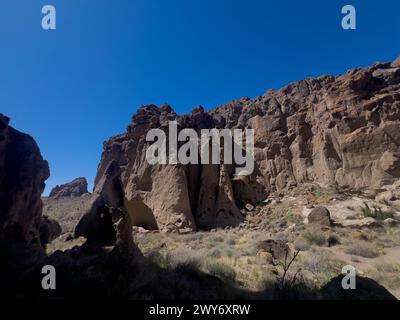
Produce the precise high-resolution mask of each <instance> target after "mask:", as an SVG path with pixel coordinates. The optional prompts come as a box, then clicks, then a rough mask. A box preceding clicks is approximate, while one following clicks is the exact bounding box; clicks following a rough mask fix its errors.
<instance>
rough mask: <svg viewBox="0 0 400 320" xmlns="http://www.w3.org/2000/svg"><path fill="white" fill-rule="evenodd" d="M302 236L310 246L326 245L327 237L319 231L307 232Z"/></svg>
mask: <svg viewBox="0 0 400 320" xmlns="http://www.w3.org/2000/svg"><path fill="white" fill-rule="evenodd" d="M302 236H303V238H304V239H305V240H306V241H307V242H308V243H309V244H316V245H318V246H323V245H324V244H325V243H326V238H325V236H324V235H323V234H322V232H319V231H317V230H306V231H305V232H304V233H303V234H302Z"/></svg>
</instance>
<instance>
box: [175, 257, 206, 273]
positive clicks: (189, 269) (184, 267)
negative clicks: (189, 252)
mask: <svg viewBox="0 0 400 320" xmlns="http://www.w3.org/2000/svg"><path fill="white" fill-rule="evenodd" d="M199 269H200V262H199V261H198V260H195V259H192V260H187V261H185V262H180V263H178V264H177V265H176V266H175V271H176V272H178V273H186V274H194V273H197V272H198V271H199Z"/></svg>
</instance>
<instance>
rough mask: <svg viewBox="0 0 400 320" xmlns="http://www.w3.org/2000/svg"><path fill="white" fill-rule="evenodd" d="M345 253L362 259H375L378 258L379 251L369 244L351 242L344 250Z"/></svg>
mask: <svg viewBox="0 0 400 320" xmlns="http://www.w3.org/2000/svg"><path fill="white" fill-rule="evenodd" d="M346 253H348V254H354V255H356V256H360V257H364V258H375V257H377V256H379V251H378V250H377V249H376V247H375V246H374V245H372V244H370V243H367V242H363V241H353V242H351V243H350V245H349V247H348V248H347V249H346Z"/></svg>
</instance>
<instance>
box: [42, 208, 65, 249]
mask: <svg viewBox="0 0 400 320" xmlns="http://www.w3.org/2000/svg"><path fill="white" fill-rule="evenodd" d="M61 232H62V230H61V226H60V225H59V224H58V222H57V221H56V220H53V219H50V218H49V217H47V216H42V219H41V221H40V225H39V234H40V243H41V245H42V247H43V248H46V245H47V244H48V243H50V242H51V241H53V240H54V239H56V238H57V237H59V236H60V235H61Z"/></svg>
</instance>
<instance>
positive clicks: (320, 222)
mask: <svg viewBox="0 0 400 320" xmlns="http://www.w3.org/2000/svg"><path fill="white" fill-rule="evenodd" d="M307 218H308V224H309V225H313V226H319V227H330V226H331V224H332V221H331V215H330V212H329V210H328V209H327V208H325V207H316V208H314V209H312V210H311V212H310V213H309V215H308V217H307Z"/></svg>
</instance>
